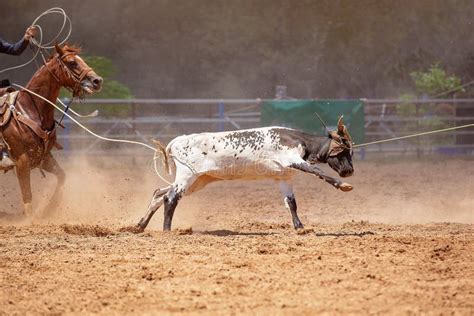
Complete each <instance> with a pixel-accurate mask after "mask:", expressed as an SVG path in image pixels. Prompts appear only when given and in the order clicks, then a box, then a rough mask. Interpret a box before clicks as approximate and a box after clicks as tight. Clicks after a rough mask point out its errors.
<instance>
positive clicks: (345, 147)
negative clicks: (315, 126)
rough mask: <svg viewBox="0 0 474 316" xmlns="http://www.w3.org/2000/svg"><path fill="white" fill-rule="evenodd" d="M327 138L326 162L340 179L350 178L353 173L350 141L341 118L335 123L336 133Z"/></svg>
mask: <svg viewBox="0 0 474 316" xmlns="http://www.w3.org/2000/svg"><path fill="white" fill-rule="evenodd" d="M329 138H330V141H329V149H328V153H327V159H326V162H327V163H328V165H329V166H330V167H331V168H332V169H333V170H334V171H336V172H337V173H338V174H339V175H340V176H341V177H349V176H351V175H352V174H353V173H354V166H353V165H352V154H353V150H352V139H351V136H350V135H349V132H348V131H347V128H346V126H345V125H344V122H343V121H342V116H341V117H340V118H339V121H338V122H337V131H332V132H330V133H329Z"/></svg>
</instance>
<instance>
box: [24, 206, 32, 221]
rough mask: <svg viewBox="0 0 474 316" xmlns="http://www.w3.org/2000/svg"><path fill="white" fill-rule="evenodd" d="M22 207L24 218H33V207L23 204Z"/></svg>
mask: <svg viewBox="0 0 474 316" xmlns="http://www.w3.org/2000/svg"><path fill="white" fill-rule="evenodd" d="M23 207H24V212H25V216H26V217H28V218H31V217H32V216H33V207H32V206H31V203H25V204H23Z"/></svg>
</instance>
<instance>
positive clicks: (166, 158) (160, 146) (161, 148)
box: [152, 139, 171, 174]
mask: <svg viewBox="0 0 474 316" xmlns="http://www.w3.org/2000/svg"><path fill="white" fill-rule="evenodd" d="M152 142H153V143H154V144H155V145H156V148H157V150H158V151H159V152H160V153H161V155H162V157H163V160H162V161H163V164H164V167H165V170H166V172H168V174H171V170H170V164H169V155H168V152H167V151H166V147H165V146H163V144H162V143H161V142H160V141H159V140H157V139H153V140H152Z"/></svg>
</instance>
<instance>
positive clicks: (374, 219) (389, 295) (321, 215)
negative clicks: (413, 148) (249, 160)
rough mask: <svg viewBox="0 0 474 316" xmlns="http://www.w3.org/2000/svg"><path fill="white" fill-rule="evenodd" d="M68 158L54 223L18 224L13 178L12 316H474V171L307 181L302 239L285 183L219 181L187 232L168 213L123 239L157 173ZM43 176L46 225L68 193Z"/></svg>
mask: <svg viewBox="0 0 474 316" xmlns="http://www.w3.org/2000/svg"><path fill="white" fill-rule="evenodd" d="M62 160H63V165H64V167H65V169H66V170H67V173H68V182H67V186H66V188H65V192H64V197H63V200H62V203H61V205H60V207H58V209H56V210H54V211H52V212H50V213H52V214H49V216H48V217H47V218H44V216H43V215H41V213H38V214H39V215H37V218H35V219H34V220H26V219H24V218H22V217H21V216H18V215H15V214H17V213H18V212H19V209H20V205H21V203H20V198H19V196H18V195H19V193H18V192H19V191H18V188H17V184H16V179H15V177H14V175H13V174H11V173H10V174H6V175H2V176H1V182H0V197H1V201H2V203H1V205H0V314H25V313H27V312H30V313H55V314H58V313H77V314H78V313H83V312H86V313H104V314H132V313H134V314H135V313H139V314H156V313H157V312H160V313H163V314H168V313H169V314H172V313H183V312H185V313H191V314H226V315H228V314H265V315H268V314H297V313H298V314H315V313H327V314H343V313H344V314H345V313H351V314H367V313H383V314H386V313H390V314H413V313H415V314H418V313H429V314H451V313H454V314H459V315H469V314H471V315H472V314H473V313H474V263H473V262H474V261H473V254H474V230H473V228H474V226H473V224H474V161H472V160H461V159H456V160H453V159H444V160H442V161H441V160H433V161H395V160H394V161H385V162H374V161H372V162H358V163H356V166H355V167H356V174H355V175H354V176H353V177H352V178H350V179H348V180H350V181H348V182H350V183H351V184H353V185H354V186H355V189H354V190H353V191H352V192H349V193H342V192H340V191H336V190H334V189H333V188H332V187H330V186H329V185H327V184H326V183H323V182H322V181H321V180H319V179H316V178H313V177H311V176H307V175H303V174H302V175H299V176H298V178H297V179H296V183H295V191H296V198H297V202H298V206H299V214H300V218H301V220H302V222H303V224H305V225H306V229H305V230H304V231H302V232H296V231H294V230H293V228H292V226H291V217H290V215H289V213H288V212H287V211H286V209H285V208H284V205H283V202H282V199H281V197H280V195H279V192H278V190H277V186H276V185H275V184H274V183H273V182H271V181H259V182H240V181H235V182H221V183H214V184H211V185H210V186H209V187H207V188H206V189H205V190H203V191H200V192H197V193H195V194H194V195H192V196H189V197H186V198H184V199H183V200H182V202H181V203H180V205H179V206H178V208H177V210H176V213H175V220H174V222H173V227H174V231H172V232H171V233H163V232H161V230H160V228H161V226H162V219H163V218H162V216H161V214H157V215H156V216H155V217H154V218H153V220H152V222H151V224H150V226H149V229H147V231H145V232H144V233H141V234H133V233H131V232H127V231H123V229H122V228H123V227H126V226H128V225H133V224H135V223H136V222H137V220H138V219H139V217H141V216H142V215H143V214H144V212H145V209H146V206H147V204H148V200H149V198H150V197H151V194H152V192H153V190H154V189H155V188H156V187H158V186H159V183H158V181H157V180H156V177H155V176H154V175H153V174H152V172H151V170H150V168H142V167H135V168H131V167H127V164H129V163H130V161H128V158H116V159H114V160H112V159H109V158H103V157H96V158H94V159H92V158H89V159H88V160H87V161H78V160H77V159H65V158H63V159H62ZM138 165H143V162H142V161H138ZM33 178H34V187H35V190H34V196H35V203H34V206H35V209H36V210H37V211H38V212H41V209H42V208H44V207H45V206H46V205H47V201H48V199H49V196H50V194H51V192H52V189H53V187H54V183H55V181H54V179H53V178H52V177H48V178H46V179H41V177H40V176H39V173H38V172H35V174H34V177H33ZM48 211H51V210H48Z"/></svg>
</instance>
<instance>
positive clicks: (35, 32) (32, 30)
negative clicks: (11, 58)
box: [24, 26, 38, 41]
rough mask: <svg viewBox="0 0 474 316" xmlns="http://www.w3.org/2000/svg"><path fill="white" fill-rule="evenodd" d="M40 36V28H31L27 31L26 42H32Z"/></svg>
mask: <svg viewBox="0 0 474 316" xmlns="http://www.w3.org/2000/svg"><path fill="white" fill-rule="evenodd" d="M36 36H38V28H37V27H36V26H30V27H29V28H27V29H26V32H25V36H24V38H25V40H27V41H30V40H31V38H32V37H36Z"/></svg>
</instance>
